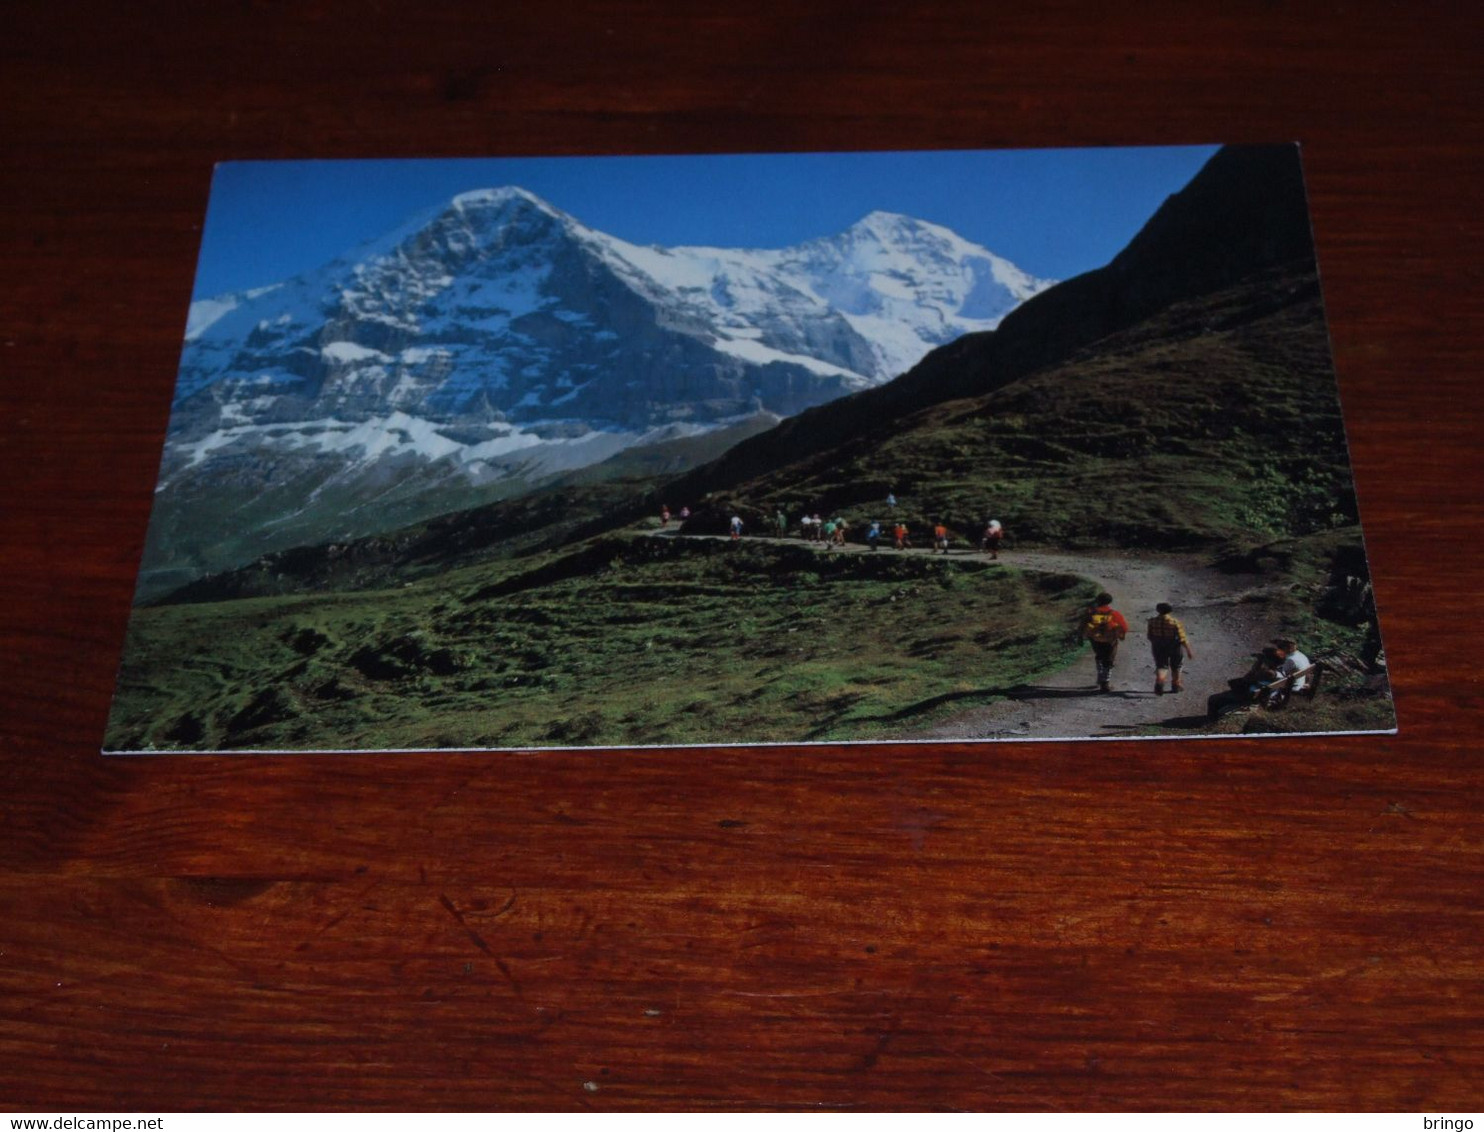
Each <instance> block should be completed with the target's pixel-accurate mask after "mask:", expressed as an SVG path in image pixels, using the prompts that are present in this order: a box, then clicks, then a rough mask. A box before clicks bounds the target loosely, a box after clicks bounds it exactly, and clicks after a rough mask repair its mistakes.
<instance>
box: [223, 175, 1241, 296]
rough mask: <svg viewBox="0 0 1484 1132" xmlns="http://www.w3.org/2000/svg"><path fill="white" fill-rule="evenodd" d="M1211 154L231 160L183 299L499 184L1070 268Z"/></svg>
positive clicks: (329, 253)
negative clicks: (940, 229)
mask: <svg viewBox="0 0 1484 1132" xmlns="http://www.w3.org/2000/svg"><path fill="white" fill-rule="evenodd" d="M1216 149H1217V147H1216V146H1161V147H1137V148H1108V149H1060V150H1055V149H1043V150H965V151H932V152H918V153H828V154H820V153H813V154H761V155H758V154H750V155H699V156H684V157H680V156H673V157H529V158H490V159H471V158H457V159H427V160H422V159H416V160H414V159H396V160H367V161H237V162H226V163H223V164H221V165H218V166H217V168H216V174H215V176H214V178H213V180H212V189H211V201H210V204H209V206H208V209H207V217H206V226H205V231H204V233H203V236H202V244H201V257H200V261H199V264H198V268H197V277H196V289H195V297H196V298H207V297H210V296H213V295H220V294H223V293H225V292H228V291H237V290H245V289H247V288H250V287H258V286H263V285H265V284H268V283H277V282H279V281H281V280H284V279H287V278H290V277H292V276H294V275H297V274H299V273H300V272H304V271H309V270H312V269H313V268H316V267H318V266H320V265H321V264H323V263H326V262H327V261H329V260H331V259H333V258H334V257H335V256H337V255H339V254H341V253H342V252H345V251H348V250H349V249H351V248H353V247H355V245H357V244H359V243H361V242H362V241H363V240H367V239H371V238H374V237H376V236H379V235H381V234H383V233H385V232H388V231H390V230H391V229H392V228H394V227H396V226H397V225H399V224H401V223H403V222H404V221H406V220H407V219H408V218H410V217H412V216H414V215H416V214H418V213H420V212H422V211H424V210H426V209H429V208H434V207H436V206H438V205H439V204H441V203H443V202H445V201H447V200H449V199H450V198H451V197H453V196H454V195H456V194H457V193H461V192H465V191H468V190H470V189H481V188H494V187H497V186H501V185H519V186H521V187H522V188H525V189H528V190H530V191H531V192H533V193H535V194H537V195H538V196H540V197H543V198H544V199H546V200H547V201H549V202H550V203H552V204H554V205H556V206H557V207H558V208H560V209H562V210H563V211H565V212H568V213H570V214H571V215H573V216H575V217H576V218H577V219H578V220H580V221H582V222H583V223H584V224H586V225H588V227H590V228H596V229H598V230H599V231H603V232H607V233H608V234H610V235H613V236H618V237H620V238H622V239H625V240H629V241H630V242H632V243H637V244H666V245H677V244H709V245H712V246H717V247H749V248H778V247H787V246H789V245H791V244H796V243H800V242H801V241H804V240H808V239H812V238H814V237H817V236H829V235H834V234H835V233H837V232H841V231H843V230H844V229H846V228H848V227H849V226H850V225H851V224H854V223H855V222H856V221H857V220H859V219H860V218H861V217H862V216H864V215H866V214H867V213H868V212H871V211H873V210H876V209H881V210H884V211H887V212H900V213H905V214H906V215H909V216H915V217H917V218H919V219H922V220H929V221H932V222H933V223H936V224H942V225H944V226H946V227H948V228H951V229H953V230H954V231H956V232H958V233H959V234H960V235H961V236H964V237H966V238H967V239H970V240H973V241H975V242H976V243H979V244H982V245H983V246H985V247H987V248H988V249H989V250H990V251H992V252H994V253H995V254H997V255H1001V256H1004V257H1005V258H1006V259H1008V260H1010V261H1011V262H1013V263H1014V264H1015V265H1016V266H1018V267H1020V268H1022V269H1023V270H1025V271H1028V272H1030V273H1031V274H1032V275H1038V276H1041V277H1043V278H1051V279H1066V278H1070V277H1071V276H1073V275H1077V274H1080V273H1081V272H1083V271H1089V270H1091V269H1092V268H1095V267H1101V266H1102V265H1103V264H1105V263H1107V262H1108V261H1109V260H1110V259H1112V258H1113V256H1115V255H1116V254H1117V253H1118V252H1119V251H1120V250H1121V249H1122V248H1123V246H1124V245H1125V244H1127V243H1128V241H1129V240H1130V239H1131V238H1132V237H1133V235H1134V234H1135V233H1136V232H1137V231H1138V230H1139V228H1140V227H1141V226H1142V225H1143V224H1144V222H1145V221H1146V220H1147V219H1148V218H1149V217H1150V216H1151V215H1152V214H1153V213H1154V211H1155V209H1157V208H1158V207H1159V205H1160V203H1161V202H1162V201H1163V200H1164V199H1165V197H1167V196H1169V195H1170V194H1171V193H1173V192H1177V191H1179V190H1180V189H1181V188H1182V187H1184V185H1185V184H1186V183H1187V182H1188V181H1189V180H1190V178H1191V177H1192V176H1194V175H1195V173H1196V172H1197V170H1199V169H1200V167H1201V166H1202V165H1203V164H1205V162H1206V160H1207V159H1208V158H1209V157H1210V156H1211V154H1213V153H1215V152H1216Z"/></svg>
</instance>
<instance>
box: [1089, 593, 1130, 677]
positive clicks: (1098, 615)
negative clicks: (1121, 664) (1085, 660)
mask: <svg viewBox="0 0 1484 1132" xmlns="http://www.w3.org/2000/svg"><path fill="white" fill-rule="evenodd" d="M1126 636H1128V622H1127V621H1126V620H1125V619H1124V616H1123V614H1121V613H1119V612H1118V610H1116V609H1114V608H1113V595H1112V594H1108V593H1101V594H1098V597H1097V601H1096V602H1094V603H1093V605H1092V608H1090V609H1089V610H1088V611H1087V616H1086V617H1085V618H1083V621H1082V639H1083V640H1084V641H1087V642H1088V643H1089V644H1090V645H1092V655H1093V659H1094V660H1095V661H1097V666H1098V691H1100V692H1111V691H1112V690H1113V688H1112V686H1111V685H1110V683H1109V681H1110V680H1111V679H1112V676H1113V662H1114V661H1115V660H1116V659H1117V658H1118V642H1119V641H1121V640H1123V638H1124V637H1126Z"/></svg>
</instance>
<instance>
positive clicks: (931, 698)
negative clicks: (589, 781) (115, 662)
mask: <svg viewBox="0 0 1484 1132" xmlns="http://www.w3.org/2000/svg"><path fill="white" fill-rule="evenodd" d="M1395 726H1396V724H1395V715H1394V711H1393V706H1392V700H1391V694H1390V690H1389V684H1388V681H1387V675H1386V658H1385V652H1384V649H1383V647H1382V642H1381V635H1380V629H1379V626H1378V621H1377V614H1376V608H1375V601H1374V598H1373V596H1372V591H1371V579H1370V572H1369V569H1368V566H1367V562H1366V555H1365V549H1364V542H1363V539H1362V532H1361V526H1360V515H1359V512H1358V508H1357V504H1356V494H1355V489H1354V484H1353V480H1352V476H1351V468H1350V460H1349V455H1348V450H1347V447H1346V440H1345V430H1344V422H1343V418H1342V415H1341V411H1340V401H1339V393H1338V383H1337V379H1336V375H1335V372H1334V368H1333V365H1332V362H1331V355H1330V348H1329V338H1328V329H1327V326H1326V322H1325V315H1324V306H1323V300H1322V295H1321V290H1320V284H1319V276H1318V269H1317V266H1316V257H1315V249H1314V245H1313V240H1312V236H1311V231H1310V225H1309V218H1308V209H1307V202H1306V198H1305V193H1304V185H1303V176H1302V171H1301V162H1300V155H1299V150H1298V148H1297V147H1296V146H1293V145H1275V146H1237V147H1222V146H1178V147H1141V148H1109V149H1083V150H1027V151H953V152H917V153H913V152H898V153H815V154H753V155H727V156H673V157H663V156H662V157H655V156H647V157H592V158H576V157H565V158H505V159H490V160H389V161H285V162H234V163H228V164H224V165H221V166H219V167H218V168H217V170H216V173H215V177H214V180H213V185H212V193H211V198H210V201H209V205H208V210H207V219H206V224H205V228H204V233H203V240H202V248H201V254H200V260H199V265H198V270H197V279H196V289H195V296H194V301H193V302H192V303H191V306H190V311H189V314H188V317H187V320H186V326H185V337H184V344H183V347H182V352H181V359H180V368H179V373H178V376H177V381H176V386H175V394H174V399H173V402H172V405H171V411H170V421H169V428H168V434H167V438H166V441H165V445H164V452H163V455H162V459H161V464H160V476H159V482H158V486H157V488H156V493H155V499H154V507H153V512H152V516H151V519H150V524H149V529H148V533H147V536H146V543H145V549H144V555H143V561H142V563H141V568H140V575H139V583H138V589H137V594H136V600H135V605H134V609H133V611H132V615H131V619H130V623H129V627H128V632H127V638H126V640H125V642H124V647H123V654H122V660H121V664H120V670H119V677H118V685H117V691H116V695H115V699H114V703H113V707H112V711H111V715H110V718H109V721H108V727H107V734H106V736H105V740H104V749H105V751H106V752H108V753H119V754H122V753H147V752H174V751H180V752H186V751H202V752H209V751H217V752H222V751H231V752H253V751H386V752H392V751H411V750H469V749H475V750H485V749H528V748H551V747H559V748H600V747H601V748H635V747H655V746H687V747H690V746H695V747H705V746H709V745H715V744H725V745H738V744H788V745H802V744H818V743H856V742H866V743H870V742H887V743H912V742H942V741H954V742H976V741H1004V740H1037V739H1107V738H1123V739H1149V738H1192V737H1201V736H1232V735H1254V734H1259V735H1261V734H1268V735H1271V734H1278V735H1295V734H1331V733H1345V732H1355V733H1374V732H1389V731H1393V730H1395Z"/></svg>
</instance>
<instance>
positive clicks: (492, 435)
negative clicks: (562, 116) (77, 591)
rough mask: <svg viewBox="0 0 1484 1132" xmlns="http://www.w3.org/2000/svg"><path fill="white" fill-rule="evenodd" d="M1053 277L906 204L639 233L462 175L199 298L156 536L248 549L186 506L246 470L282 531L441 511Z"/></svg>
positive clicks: (271, 532) (835, 391)
mask: <svg viewBox="0 0 1484 1132" xmlns="http://www.w3.org/2000/svg"><path fill="white" fill-rule="evenodd" d="M1049 285H1050V284H1049V282H1047V281H1044V280H1039V279H1034V278H1032V277H1030V276H1028V275H1027V274H1025V273H1024V272H1022V271H1020V270H1019V269H1018V268H1016V267H1015V266H1014V265H1012V264H1010V263H1008V262H1006V261H1005V260H1003V259H1001V258H999V257H997V256H995V255H994V254H993V253H992V252H990V251H989V250H987V249H985V248H982V247H979V246H977V245H975V244H973V243H971V242H969V241H967V240H965V239H963V238H962V237H960V236H958V235H956V234H955V233H953V232H951V231H949V230H947V229H945V228H942V227H940V226H937V225H933V224H929V223H926V222H923V221H920V220H914V219H911V218H909V217H905V216H900V215H895V214H891V213H884V212H877V213H872V214H871V215H869V216H867V217H866V218H864V219H863V220H861V221H860V222H859V223H857V224H856V225H854V226H853V227H851V228H850V229H848V230H847V231H845V232H843V233H841V234H840V235H837V236H833V237H829V238H824V239H819V240H814V241H810V242H808V243H805V244H801V245H799V246H797V247H792V248H785V249H782V250H738V249H722V248H700V247H677V248H663V247H639V246H637V245H634V244H631V243H627V242H625V241H623V240H620V239H617V238H615V237H613V236H609V235H606V234H604V233H601V232H598V231H595V230H593V229H591V228H588V227H586V226H584V225H583V224H582V223H580V222H579V221H578V220H576V219H575V218H573V217H571V216H569V215H567V214H565V213H563V212H561V211H560V210H558V209H556V208H554V207H552V206H551V205H550V204H547V203H546V202H545V201H542V200H541V199H539V198H538V197H536V196H534V195H532V194H531V193H529V192H526V191H525V190H523V189H519V188H513V187H507V188H499V189H489V190H481V191H476V192H469V193H464V194H462V195H460V196H458V197H455V198H454V199H453V200H452V201H451V202H450V203H449V204H448V205H447V206H445V207H443V208H440V209H437V210H434V211H433V212H431V213H429V214H426V215H423V216H419V217H416V218H414V219H413V220H412V221H409V222H408V223H407V224H405V225H403V226H401V227H400V228H398V229H397V230H395V231H393V232H390V233H387V234H386V235H384V236H382V237H381V238H379V239H377V240H375V241H372V242H370V243H368V244H366V245H363V246H362V247H361V248H358V249H356V250H355V251H354V252H352V253H350V254H349V255H347V256H344V257H342V258H340V259H338V260H335V261H334V262H332V263H329V264H327V265H325V266H324V267H322V268H320V269H319V270H317V271H314V272H311V273H308V274H306V275H303V276H299V277H296V278H294V279H290V280H287V281H286V282H284V283H281V284H278V285H276V286H271V287H264V288H260V289H257V290H254V291H248V292H244V293H241V294H234V295H225V296H220V297H217V298H213V299H208V300H204V301H200V302H197V303H195V304H194V305H193V306H192V309H191V313H190V318H189V321H188V325H187V334H186V344H185V349H184V351H183V354H182V360H181V368H180V376H179V381H178V384H177V389H176V398H175V403H174V406H173V411H172V415H171V424H170V431H169V436H168V439H167V442H166V452H165V460H164V464H163V467H162V474H161V486H160V491H159V495H158V497H157V504H156V506H157V513H158V514H157V518H156V522H155V524H154V526H152V531H151V553H152V554H155V553H156V552H157V553H158V555H163V556H164V557H165V558H167V559H170V560H172V562H173V564H175V565H180V564H181V563H182V562H183V561H192V562H194V564H195V568H196V569H201V568H207V569H212V568H217V567H219V566H221V565H227V564H230V563H229V562H226V561H225V560H222V561H218V558H219V557H221V558H223V559H225V558H230V557H235V556H238V555H240V554H241V553H243V552H244V551H245V549H246V547H245V545H244V546H238V547H237V549H236V550H235V551H233V552H232V553H230V554H223V555H222V556H218V555H216V554H212V553H207V551H206V547H205V545H204V544H202V545H191V543H192V542H193V539H192V536H191V534H190V530H189V527H190V524H189V523H188V522H187V521H186V516H184V515H176V514H172V508H173V509H176V510H179V509H181V508H183V507H184V508H187V509H189V510H195V509H199V508H201V507H203V506H205V503H206V501H207V499H208V498H209V497H210V496H212V495H213V494H218V495H219V494H220V493H221V492H222V491H223V490H229V489H230V490H235V491H241V492H247V493H249V494H251V495H252V496H253V502H254V505H255V507H256V509H258V510H260V511H263V512H265V513H263V514H261V516H258V515H254V517H253V519H252V521H251V522H252V525H254V526H255V527H257V528H260V529H261V531H262V534H263V536H264V539H265V544H264V546H263V548H262V549H272V548H275V546H282V545H287V544H286V543H285V542H284V541H283V540H284V539H285V538H289V537H291V538H292V539H295V540H298V541H301V542H302V541H315V540H316V538H319V539H324V538H332V537H339V536H340V534H342V533H350V532H352V531H355V532H362V531H367V530H374V529H377V527H378V526H379V525H381V520H379V519H378V518H377V516H376V515H375V514H374V513H373V512H374V506H373V501H376V505H377V506H379V505H380V503H381V502H385V501H386V499H387V498H388V493H390V496H391V497H393V498H396V499H404V500H406V499H410V498H411V497H412V496H414V495H416V496H420V497H425V498H423V501H422V503H420V504H419V505H418V506H417V507H413V508H411V510H412V511H421V512H422V513H425V514H428V513H434V512H436V511H438V510H442V509H447V507H444V506H440V500H439V496H440V493H441V494H447V493H448V492H449V490H450V488H451V487H453V486H455V485H458V486H462V487H469V486H471V485H472V486H479V485H492V484H498V483H502V482H504V483H507V484H508V485H515V484H524V483H529V482H533V481H535V480H538V479H539V478H541V477H542V476H544V475H548V474H550V473H552V472H555V471H560V470H564V469H570V468H575V467H581V466H585V465H587V464H592V463H596V462H598V461H600V460H602V459H605V458H607V457H608V456H611V455H613V454H614V453H616V452H618V451H621V450H622V449H624V448H626V447H630V446H633V445H636V444H644V443H649V442H653V441H658V440H664V439H670V438H674V437H678V436H684V435H688V434H693V433H697V432H704V431H708V430H711V429H715V428H719V427H721V426H724V425H729V424H733V423H735V422H737V421H739V420H742V419H745V418H747V417H749V416H754V415H757V414H772V415H776V416H788V415H791V414H793V413H796V412H798V411H800V410H802V409H804V408H807V407H809V406H811V405H816V404H820V403H823V402H825V401H829V400H832V399H833V398H835V397H838V396H841V395H842V394H845V393H849V392H853V391H855V390H859V389H863V388H867V387H869V386H872V385H875V384H879V383H881V382H883V381H886V380H889V379H890V378H892V377H894V376H896V375H897V374H899V373H902V372H904V371H905V370H907V369H908V368H910V367H911V366H912V365H914V364H915V363H916V362H917V361H918V360H919V359H920V358H921V357H922V356H923V355H924V354H926V353H927V351H928V350H930V349H932V348H933V347H934V346H937V345H940V344H942V343H944V342H947V341H950V340H952V339H954V338H957V337H959V336H960V335H962V334H964V333H966V332H969V331H975V330H987V329H992V328H993V327H994V326H996V325H997V324H998V322H999V320H1000V319H1001V318H1003V317H1004V315H1005V314H1007V313H1008V312H1009V311H1010V310H1012V309H1014V307H1015V306H1017V305H1018V304H1019V303H1021V302H1023V301H1024V300H1025V299H1027V298H1029V297H1030V296H1031V295H1033V294H1035V293H1036V292H1037V291H1039V290H1042V289H1044V288H1045V287H1047V286H1049ZM224 485H225V486H224ZM265 496H272V497H273V498H275V499H276V500H277V501H278V502H277V503H276V504H275V506H276V508H277V512H275V513H271V514H269V513H266V512H268V511H269V510H271V509H270V508H269V506H268V505H267V504H266V503H265V502H264V501H263V499H264V497H265ZM326 498H333V499H334V500H335V510H334V512H333V513H332V514H331V513H327V512H326V508H325V506H323V502H324V500H325V499H326ZM464 501H465V500H463V499H457V500H452V502H451V503H450V505H462V503H463V502H464ZM250 509H251V508H250ZM280 512H281V513H280ZM407 513H408V511H407V509H403V510H401V511H397V512H396V513H394V514H391V515H389V516H387V518H388V519H389V520H392V521H405V520H406V518H407ZM311 514H312V515H314V516H315V518H314V520H313V521H311V520H310V518H309V517H308V516H309V515H311ZM155 527H158V528H160V530H162V531H169V532H171V534H170V536H169V537H168V538H167V537H165V536H164V535H162V534H160V532H159V531H157V530H156V529H155ZM234 541H236V542H242V540H241V539H238V540H234ZM269 544H273V545H269ZM165 564H166V563H164V562H161V563H157V564H156V565H157V566H164V565H165Z"/></svg>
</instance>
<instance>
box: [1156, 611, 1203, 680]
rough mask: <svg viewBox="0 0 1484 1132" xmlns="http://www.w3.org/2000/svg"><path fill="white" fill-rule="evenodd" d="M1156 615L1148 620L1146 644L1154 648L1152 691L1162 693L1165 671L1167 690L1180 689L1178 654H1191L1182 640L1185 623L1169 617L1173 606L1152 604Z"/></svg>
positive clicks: (1183, 639)
mask: <svg viewBox="0 0 1484 1132" xmlns="http://www.w3.org/2000/svg"><path fill="white" fill-rule="evenodd" d="M1154 612H1155V614H1156V616H1154V617H1151V618H1150V619H1149V632H1148V636H1149V647H1150V648H1151V649H1152V650H1153V651H1154V694H1155V695H1156V696H1162V695H1164V694H1165V674H1166V673H1167V672H1168V674H1169V677H1170V691H1172V692H1179V691H1182V690H1184V688H1185V685H1184V684H1182V683H1180V662H1181V655H1180V654H1181V653H1182V652H1184V654H1185V656H1188V657H1189V658H1190V659H1191V660H1194V659H1195V653H1194V652H1193V651H1192V650H1191V647H1190V642H1189V641H1187V640H1186V639H1185V626H1184V625H1182V624H1180V622H1179V621H1178V620H1176V619H1175V617H1174V616H1173V614H1174V612H1175V607H1174V606H1173V605H1171V604H1170V603H1169V602H1167V601H1162V602H1160V603H1159V604H1158V605H1156V606H1155V607H1154Z"/></svg>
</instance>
